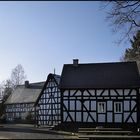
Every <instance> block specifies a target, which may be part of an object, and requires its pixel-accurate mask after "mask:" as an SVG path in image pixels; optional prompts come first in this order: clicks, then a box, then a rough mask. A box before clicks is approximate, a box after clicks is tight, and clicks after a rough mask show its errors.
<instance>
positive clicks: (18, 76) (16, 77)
mask: <svg viewBox="0 0 140 140" xmlns="http://www.w3.org/2000/svg"><path fill="white" fill-rule="evenodd" d="M25 79H26V75H25V72H24V68H23V67H22V65H21V64H18V65H17V66H16V67H15V68H14V69H13V70H12V73H11V82H12V84H13V87H14V88H15V87H16V86H17V85H20V84H23V82H24V80H25Z"/></svg>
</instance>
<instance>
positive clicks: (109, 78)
mask: <svg viewBox="0 0 140 140" xmlns="http://www.w3.org/2000/svg"><path fill="white" fill-rule="evenodd" d="M139 87H140V77H139V73H138V68H137V64H136V63H135V62H114V63H89V64H79V63H78V60H74V61H73V64H64V66H63V71H62V75H61V80H60V90H61V94H62V97H61V101H62V107H61V113H62V114H61V121H62V123H63V124H71V125H72V124H76V125H78V126H82V125H85V126H91V125H92V126H116V127H123V126H132V125H134V126H137V124H139V118H140V117H139V102H138V100H139Z"/></svg>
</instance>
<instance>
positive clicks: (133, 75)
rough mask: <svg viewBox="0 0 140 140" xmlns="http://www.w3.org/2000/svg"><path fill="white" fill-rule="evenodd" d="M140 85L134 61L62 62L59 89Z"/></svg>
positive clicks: (139, 77)
mask: <svg viewBox="0 0 140 140" xmlns="http://www.w3.org/2000/svg"><path fill="white" fill-rule="evenodd" d="M131 87H140V76H139V73H138V68H137V64H136V62H113V63H89V64H78V66H74V65H73V64H64V66H63V71H62V75H61V81H60V89H75V88H79V89H82V88H131Z"/></svg>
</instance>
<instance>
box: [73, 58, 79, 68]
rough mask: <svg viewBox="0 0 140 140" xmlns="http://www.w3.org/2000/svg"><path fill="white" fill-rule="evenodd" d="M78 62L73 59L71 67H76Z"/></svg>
mask: <svg viewBox="0 0 140 140" xmlns="http://www.w3.org/2000/svg"><path fill="white" fill-rule="evenodd" d="M78 61H79V59H73V66H75V67H77V66H78Z"/></svg>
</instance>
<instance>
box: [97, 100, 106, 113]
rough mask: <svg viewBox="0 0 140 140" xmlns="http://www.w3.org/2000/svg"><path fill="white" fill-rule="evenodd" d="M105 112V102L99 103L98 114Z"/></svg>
mask: <svg viewBox="0 0 140 140" xmlns="http://www.w3.org/2000/svg"><path fill="white" fill-rule="evenodd" d="M105 112H106V107H105V102H98V113H105Z"/></svg>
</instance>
